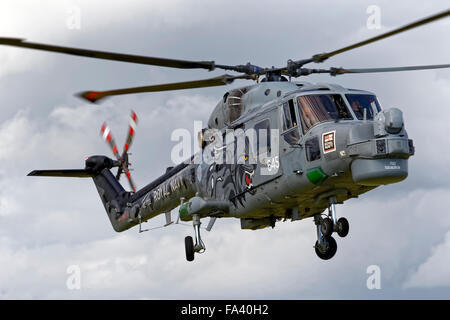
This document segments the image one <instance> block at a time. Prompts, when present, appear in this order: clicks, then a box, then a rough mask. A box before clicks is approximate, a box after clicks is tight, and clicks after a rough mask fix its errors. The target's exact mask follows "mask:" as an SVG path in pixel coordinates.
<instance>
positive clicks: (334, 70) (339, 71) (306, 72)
mask: <svg viewBox="0 0 450 320" xmlns="http://www.w3.org/2000/svg"><path fill="white" fill-rule="evenodd" d="M443 68H450V64H435V65H428V66H408V67H390V68H360V69H347V68H330V69H308V68H300V69H299V71H300V74H299V75H300V76H302V75H309V74H312V73H329V74H331V75H332V76H336V75H340V74H346V73H378V72H396V71H414V70H429V69H443Z"/></svg>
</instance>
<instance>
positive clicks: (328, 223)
mask: <svg viewBox="0 0 450 320" xmlns="http://www.w3.org/2000/svg"><path fill="white" fill-rule="evenodd" d="M320 229H321V231H322V235H323V236H324V237H328V236H331V234H332V233H333V221H332V220H331V219H330V218H325V219H322V221H321V222H320Z"/></svg>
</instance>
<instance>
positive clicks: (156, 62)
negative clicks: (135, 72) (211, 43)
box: [0, 37, 226, 70]
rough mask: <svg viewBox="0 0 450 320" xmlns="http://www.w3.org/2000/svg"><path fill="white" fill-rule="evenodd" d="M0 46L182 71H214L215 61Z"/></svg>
mask: <svg viewBox="0 0 450 320" xmlns="http://www.w3.org/2000/svg"><path fill="white" fill-rule="evenodd" d="M0 45H7V46H14V47H22V48H29V49H36V50H43V51H50V52H58V53H64V54H71V55H75V56H81V57H88V58H96V59H105V60H113V61H122V62H131V63H138V64H146V65H152V66H160V67H169V68H180V69H197V68H200V69H208V70H214V68H215V63H214V61H189V60H176V59H167V58H157V57H147V56H138V55H132V54H122V53H115V52H106V51H97V50H88V49H80V48H71V47H61V46H54V45H49V44H42V43H33V42H26V41H25V40H24V39H18V38H2V37H0ZM225 67H226V66H225Z"/></svg>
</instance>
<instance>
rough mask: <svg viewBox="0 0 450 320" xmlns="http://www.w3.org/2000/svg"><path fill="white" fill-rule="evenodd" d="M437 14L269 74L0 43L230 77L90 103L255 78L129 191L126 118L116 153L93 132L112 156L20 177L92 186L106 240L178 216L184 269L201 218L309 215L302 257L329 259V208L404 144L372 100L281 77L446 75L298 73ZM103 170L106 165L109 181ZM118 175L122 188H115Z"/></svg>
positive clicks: (337, 221)
mask: <svg viewBox="0 0 450 320" xmlns="http://www.w3.org/2000/svg"><path fill="white" fill-rule="evenodd" d="M449 15H450V10H446V11H444V12H440V13H437V14H435V15H433V16H430V17H427V18H424V19H421V20H418V21H416V22H413V23H410V24H408V25H405V26H403V27H400V28H397V29H394V30H392V31H389V32H386V33H383V34H381V35H378V36H375V37H372V38H370V39H367V40H364V41H360V42H358V43H355V44H352V45H349V46H346V47H343V48H340V49H338V50H334V51H330V52H324V53H320V54H316V55H313V56H312V57H310V58H306V59H301V60H295V61H294V60H288V61H287V64H286V66H284V67H279V68H275V67H271V68H265V67H260V66H256V65H253V64H251V63H247V64H244V65H222V64H216V63H215V62H214V61H188V60H174V59H167V58H155V57H147V56H137V55H129V54H119V53H112V52H104V51H95V50H87V49H78V48H70V47H61V46H55V45H48V44H40V43H32V42H27V41H25V40H23V39H17V38H0V44H2V45H9V46H16V47H23V48H30V49H37V50H44V51H50V52H58V53H64V54H71V55H76V56H82V57H90V58H97V59H107V60H114V61H122V62H129V63H137V64H144V65H153V66H161V67H170V68H181V69H206V70H209V71H212V70H214V69H223V70H228V71H234V72H238V73H240V74H238V75H229V74H224V75H222V76H218V77H214V78H210V79H203V80H195V81H185V82H177V83H168V84H159V85H151V86H143V87H134V88H124V89H117V90H108V91H85V92H82V93H79V94H77V95H78V96H79V97H81V98H83V99H85V100H87V101H90V102H92V103H98V102H100V101H102V99H104V98H106V97H111V96H116V95H123V94H132V93H142V92H159V91H167V90H180V89H194V88H204V87H212V86H223V85H229V84H231V83H232V82H233V81H234V80H237V79H246V80H253V81H256V83H255V84H252V85H249V86H245V87H239V88H235V89H231V90H229V91H227V92H226V93H225V94H224V95H223V97H222V98H221V99H220V101H219V102H218V104H217V105H216V107H215V108H214V109H213V111H212V113H211V115H210V117H209V120H208V126H207V127H206V128H203V129H202V130H201V131H200V132H199V134H198V142H199V151H198V152H197V153H195V154H194V155H193V156H192V157H191V158H189V159H186V160H185V161H183V162H182V163H180V164H177V165H175V166H170V167H168V168H167V170H166V172H165V173H164V174H162V175H161V176H160V177H158V178H157V179H155V180H154V181H152V182H150V183H149V184H148V185H146V186H144V187H143V188H141V189H139V190H137V188H136V186H135V184H134V182H133V180H132V179H131V174H130V168H129V166H130V163H129V161H128V154H129V153H128V151H129V148H130V146H131V144H132V141H133V138H134V134H135V129H136V125H137V121H138V119H137V115H136V114H135V113H134V112H133V111H132V113H131V117H130V125H129V130H128V135H127V138H126V143H125V146H124V149H123V152H122V154H120V153H119V152H118V148H117V145H116V143H115V140H114V139H113V138H112V135H111V131H110V129H109V127H108V126H107V125H106V124H104V125H103V126H102V129H101V135H102V136H103V138H104V139H105V141H106V142H107V143H108V144H109V145H110V147H111V149H112V151H113V154H114V156H115V159H111V158H109V157H107V156H103V155H94V156H90V157H88V158H86V160H85V168H84V169H61V170H59V169H56V170H34V171H32V172H30V173H29V174H28V175H29V176H50V177H78V178H92V179H93V181H94V184H95V186H96V188H97V191H98V194H99V196H100V198H101V201H102V203H103V205H104V208H105V211H106V212H107V215H108V218H109V220H110V222H111V224H112V227H113V229H114V230H115V231H116V232H123V231H125V230H128V229H130V228H132V227H134V226H139V232H143V231H146V230H142V228H141V225H142V223H143V222H146V221H148V220H149V219H151V218H154V217H156V216H158V215H161V214H165V215H166V225H171V224H173V223H174V221H173V220H172V215H171V212H172V210H174V209H175V208H177V207H179V210H178V218H177V221H176V223H177V222H178V221H179V220H181V221H185V222H188V221H189V222H192V225H193V228H194V237H192V236H187V237H186V238H185V254H186V259H187V260H188V261H193V260H194V257H195V254H200V253H203V252H205V250H206V246H205V244H204V242H203V241H202V237H201V233H200V231H201V227H200V226H201V224H202V222H201V219H203V218H206V217H209V218H210V220H209V223H208V226H207V228H206V230H208V231H210V230H211V229H212V227H213V225H214V224H215V221H216V220H217V218H237V219H240V224H241V229H244V230H258V229H262V228H267V227H272V228H274V227H275V224H276V223H277V222H279V221H281V220H283V221H286V220H291V221H298V220H303V219H307V218H312V219H313V221H314V224H315V226H316V231H317V240H316V242H315V244H314V250H315V252H316V254H317V256H318V257H319V258H321V259H323V260H328V259H331V258H332V257H333V256H335V254H336V252H337V242H336V240H335V239H334V238H333V233H336V234H337V235H338V236H339V237H345V236H347V234H348V233H349V230H350V227H349V222H348V220H347V219H346V218H345V217H338V213H337V210H336V205H337V204H343V203H344V202H345V201H346V200H348V199H351V198H357V197H358V196H359V195H361V194H364V193H366V192H368V191H370V190H373V189H374V188H377V187H379V186H382V185H387V184H393V183H397V182H400V181H403V180H404V179H406V178H407V176H408V159H409V158H410V157H411V156H413V155H414V153H415V147H414V143H413V140H412V139H409V137H408V134H407V132H406V129H405V124H404V120H403V114H402V111H401V110H399V109H397V108H391V109H382V108H381V105H380V103H379V101H378V99H377V97H376V94H375V93H372V92H370V91H366V90H360V89H350V88H344V87H342V86H340V85H337V84H328V83H316V84H313V83H309V82H304V81H292V78H297V77H302V76H308V75H311V74H319V73H324V74H329V75H331V76H338V75H343V74H362V73H379V72H397V71H412V70H427V69H440V68H449V67H450V64H440V65H425V66H406V67H389V68H364V69H348V68H342V67H339V68H329V69H315V68H306V67H304V65H306V64H309V63H321V62H323V61H325V60H327V59H329V58H331V57H333V56H335V55H338V54H341V53H344V52H347V51H349V50H353V49H355V48H358V47H362V46H364V45H367V44H370V43H373V42H375V41H378V40H381V39H384V38H387V37H390V36H393V35H396V34H399V33H401V32H404V31H407V30H410V29H413V28H416V27H418V26H421V25H424V24H427V23H430V22H433V21H436V20H438V19H442V18H444V17H447V16H449ZM113 168H118V171H117V174H116V175H114V174H113V173H112V171H111V170H112V169H113ZM122 174H125V175H126V177H127V179H128V181H129V184H130V187H131V190H132V191H127V190H125V188H124V187H123V186H122V185H121V183H120V176H121V175H122ZM194 240H195V241H194Z"/></svg>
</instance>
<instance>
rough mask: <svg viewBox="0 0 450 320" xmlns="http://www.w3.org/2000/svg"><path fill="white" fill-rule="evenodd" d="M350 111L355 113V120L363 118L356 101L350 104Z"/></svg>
mask: <svg viewBox="0 0 450 320" xmlns="http://www.w3.org/2000/svg"><path fill="white" fill-rule="evenodd" d="M352 110H353V112H354V113H355V115H356V118H358V119H360V120H361V119H362V118H363V112H362V110H361V106H360V104H359V102H358V100H355V101H353V102H352Z"/></svg>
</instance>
